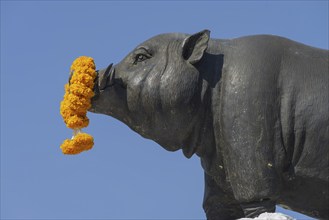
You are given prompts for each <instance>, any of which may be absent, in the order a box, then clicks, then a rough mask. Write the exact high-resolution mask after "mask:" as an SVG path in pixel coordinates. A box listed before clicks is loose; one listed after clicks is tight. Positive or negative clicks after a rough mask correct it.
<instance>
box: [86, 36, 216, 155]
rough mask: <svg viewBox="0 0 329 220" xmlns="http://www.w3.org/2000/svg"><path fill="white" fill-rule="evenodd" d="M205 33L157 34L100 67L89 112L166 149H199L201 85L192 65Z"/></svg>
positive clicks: (201, 52) (201, 50)
mask: <svg viewBox="0 0 329 220" xmlns="http://www.w3.org/2000/svg"><path fill="white" fill-rule="evenodd" d="M209 35H210V32H209V31H208V30H204V31H201V32H199V33H196V34H194V35H185V34H162V35H158V36H155V37H153V38H151V39H149V40H147V41H145V42H144V43H142V44H140V45H139V46H137V47H136V48H135V49H134V50H133V51H132V52H130V53H129V54H128V55H127V56H126V57H125V58H124V59H123V60H122V61H121V62H120V63H118V64H116V65H112V64H110V65H109V67H108V68H106V69H103V70H99V71H98V77H97V79H96V83H95V97H94V98H93V99H92V107H91V108H90V110H89V111H91V112H94V113H100V114H106V115H110V116H112V117H114V118H117V119H118V120H120V121H122V122H124V123H125V124H127V125H128V126H129V127H130V128H131V129H132V130H134V131H136V132H137V133H139V134H140V135H142V136H143V137H145V138H148V139H152V140H154V141H156V142H157V143H158V144H160V145H161V146H162V147H164V148H165V149H166V150H169V151H176V150H178V149H183V152H184V155H185V156H186V157H191V156H192V155H193V154H194V153H196V152H197V151H198V149H197V142H198V138H199V137H198V136H199V135H198V134H199V133H200V132H199V130H200V127H201V126H202V124H201V123H200V122H201V121H202V120H200V119H201V118H202V117H203V115H204V111H205V109H204V107H203V105H202V102H203V101H204V100H203V96H204V93H205V88H203V87H204V86H203V83H202V76H201V73H200V71H199V70H198V68H197V66H198V63H199V61H200V60H201V58H202V57H203V56H204V54H205V51H206V49H207V47H208V41H209Z"/></svg>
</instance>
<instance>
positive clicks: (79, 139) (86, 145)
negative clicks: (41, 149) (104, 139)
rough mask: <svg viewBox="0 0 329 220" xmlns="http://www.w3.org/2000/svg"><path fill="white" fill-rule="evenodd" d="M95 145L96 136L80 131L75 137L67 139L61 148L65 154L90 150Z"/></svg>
mask: <svg viewBox="0 0 329 220" xmlns="http://www.w3.org/2000/svg"><path fill="white" fill-rule="evenodd" d="M93 145H94V138H93V137H92V136H91V135H89V134H86V133H79V134H77V135H75V136H74V138H73V139H71V140H69V139H66V140H65V141H64V142H63V143H62V145H61V149H62V152H63V153H64V154H79V153H81V152H82V151H86V150H90V149H91V148H92V147H93Z"/></svg>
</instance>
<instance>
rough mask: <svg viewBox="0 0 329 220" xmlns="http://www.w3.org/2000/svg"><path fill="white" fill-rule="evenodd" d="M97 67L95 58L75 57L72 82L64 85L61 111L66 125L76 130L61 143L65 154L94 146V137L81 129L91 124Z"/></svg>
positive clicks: (76, 152) (75, 152)
mask: <svg viewBox="0 0 329 220" xmlns="http://www.w3.org/2000/svg"><path fill="white" fill-rule="evenodd" d="M95 69H96V67H95V63H94V60H93V59H92V58H91V57H86V56H82V57H79V58H77V59H75V60H74V61H73V63H72V65H71V78H70V83H68V84H65V86H64V88H65V94H64V97H63V101H62V102H61V103H60V113H61V115H62V117H63V120H64V122H65V124H66V126H67V127H68V128H71V129H73V130H74V135H73V137H72V139H71V140H68V139H67V140H65V141H64V142H63V144H62V145H61V149H62V151H63V153H64V154H78V153H80V152H82V151H85V150H89V149H91V148H92V147H93V144H94V139H93V137H92V136H91V135H89V134H86V133H81V130H80V129H81V128H84V127H87V126H88V124H89V119H88V117H87V110H88V109H89V108H90V107H91V98H92V97H93V96H94V91H93V88H94V80H95V78H96V71H95Z"/></svg>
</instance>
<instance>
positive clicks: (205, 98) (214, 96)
mask: <svg viewBox="0 0 329 220" xmlns="http://www.w3.org/2000/svg"><path fill="white" fill-rule="evenodd" d="M227 42H228V41H227V40H211V41H210V42H209V46H208V49H207V52H206V53H205V54H204V57H203V59H202V60H201V61H200V63H199V64H198V65H197V66H196V68H197V69H198V70H199V72H200V74H201V76H202V92H201V97H202V98H201V99H202V104H201V106H200V120H199V121H200V123H199V124H198V125H197V126H195V131H194V134H195V136H197V137H198V138H197V141H195V142H194V144H195V145H196V146H197V147H196V154H197V155H198V156H199V157H200V158H201V160H202V166H203V168H204V169H205V171H206V172H207V171H208V172H209V174H210V173H212V172H214V171H215V170H214V166H216V164H222V159H221V156H220V152H218V150H219V146H217V147H216V136H215V131H214V120H213V112H216V111H218V103H219V102H220V100H219V98H220V95H219V91H220V79H221V75H222V68H223V63H224V52H223V51H224V50H223V46H222V45H225V44H226V43H227Z"/></svg>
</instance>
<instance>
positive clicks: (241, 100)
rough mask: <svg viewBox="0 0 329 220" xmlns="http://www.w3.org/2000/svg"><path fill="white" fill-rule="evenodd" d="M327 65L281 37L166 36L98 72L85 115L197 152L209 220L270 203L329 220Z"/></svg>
mask: <svg viewBox="0 0 329 220" xmlns="http://www.w3.org/2000/svg"><path fill="white" fill-rule="evenodd" d="M328 62H329V53H328V51H327V50H321V49H317V48H312V47H309V46H306V45H303V44H300V43H297V42H294V41H291V40H288V39H285V38H281V37H277V36H268V35H258V36H249V37H242V38H237V39H232V40H215V39H209V31H202V32H199V33H197V34H194V35H185V34H176V33H175V34H163V35H159V36H156V37H154V38H151V39H150V40H148V41H146V42H144V43H142V44H141V45H139V46H138V47H137V48H136V49H135V50H133V51H132V52H131V53H130V54H128V56H127V57H126V58H125V59H124V60H122V61H121V62H120V63H119V64H117V65H115V66H110V67H109V68H108V69H106V70H105V69H104V70H100V71H99V76H98V81H97V86H96V87H95V91H96V96H95V97H94V99H93V102H92V108H91V109H90V111H92V112H96V113H102V114H107V115H110V116H113V117H115V118H117V119H119V120H121V121H122V122H124V123H125V124H127V125H128V126H129V127H130V128H131V129H133V130H134V131H136V132H137V133H139V134H141V135H142V136H143V137H145V138H148V139H152V140H154V141H155V142H157V143H159V144H160V145H161V146H162V147H164V148H165V149H167V150H169V151H176V150H178V149H183V152H184V155H185V156H186V157H188V158H189V157H191V156H192V155H193V154H194V153H196V154H197V155H198V156H199V157H200V158H201V161H202V166H203V169H204V171H205V196H204V203H203V206H204V209H205V212H206V215H207V218H209V219H235V218H239V217H243V216H247V217H255V216H258V215H259V214H260V213H262V212H273V211H274V210H275V204H279V205H283V206H284V207H289V208H290V209H292V210H294V211H297V212H301V213H304V214H306V215H310V216H313V217H316V218H325V219H328V218H329V214H328V212H329V208H328V207H329V204H328V203H329V192H328V183H329V174H328V172H329V171H328V163H329V161H328V156H329V152H328V151H329V97H328V94H329V88H328V85H329V72H328ZM128 153H129V152H128Z"/></svg>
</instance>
